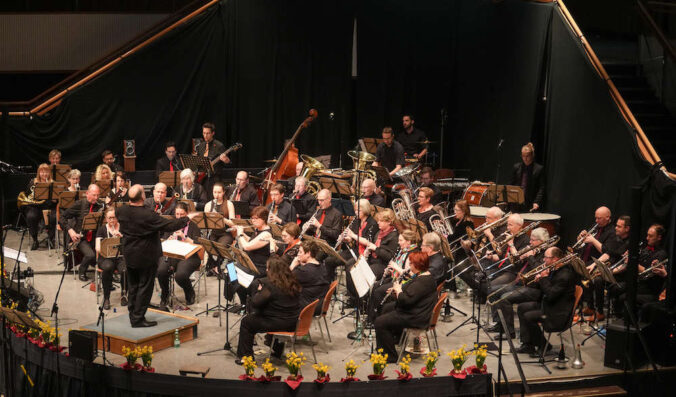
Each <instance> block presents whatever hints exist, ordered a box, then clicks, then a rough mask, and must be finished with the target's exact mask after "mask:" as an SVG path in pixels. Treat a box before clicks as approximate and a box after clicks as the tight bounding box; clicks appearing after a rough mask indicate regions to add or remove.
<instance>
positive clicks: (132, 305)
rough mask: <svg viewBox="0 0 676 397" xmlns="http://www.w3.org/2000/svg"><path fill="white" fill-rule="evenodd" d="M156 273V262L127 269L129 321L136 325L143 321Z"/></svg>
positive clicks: (151, 294)
mask: <svg viewBox="0 0 676 397" xmlns="http://www.w3.org/2000/svg"><path fill="white" fill-rule="evenodd" d="M156 273H157V262H155V263H152V264H151V265H150V266H148V267H140V268H132V267H129V268H127V280H128V281H129V306H128V309H129V321H130V322H131V323H132V325H133V324H138V323H140V322H142V321H143V320H145V315H146V311H147V310H148V305H150V298H152V296H153V286H154V285H153V284H154V282H155V274H156Z"/></svg>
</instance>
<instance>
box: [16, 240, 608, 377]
mask: <svg viewBox="0 0 676 397" xmlns="http://www.w3.org/2000/svg"><path fill="white" fill-rule="evenodd" d="M18 236H19V235H18V233H16V232H13V231H10V232H9V235H8V237H7V244H6V245H7V247H10V248H14V249H16V248H18V242H19V238H18ZM26 248H27V244H26V243H25V242H24V246H23V249H26ZM27 255H28V262H29V263H28V265H29V266H30V267H31V268H33V270H35V272H36V276H35V278H34V285H35V287H36V288H37V289H38V290H39V291H40V292H42V294H43V295H44V298H45V301H44V303H43V304H42V306H41V309H40V310H39V311H38V313H39V314H40V315H42V316H45V317H46V316H48V315H49V311H50V309H51V306H52V303H53V301H54V295H55V293H56V289H57V287H58V284H59V280H60V277H61V274H60V273H58V272H59V271H60V270H62V269H63V267H62V266H58V265H57V264H58V263H59V261H60V260H61V255H60V254H58V253H55V252H54V251H52V256H49V255H48V252H47V250H46V249H44V248H42V249H40V250H38V251H28V254H27ZM7 266H8V267H9V269H8V270H11V269H12V268H13V266H14V261H8V263H7ZM24 267H25V265H23V266H22V270H23V268H24ZM41 273H44V274H41ZM83 285H84V283H83V282H81V281H79V280H77V279H76V278H75V277H74V276H73V275H72V273H70V274H68V275H67V276H66V277H65V280H64V283H63V287H62V289H61V294H60V296H59V302H58V304H59V307H60V316H59V317H60V321H61V324H62V326H61V332H62V333H63V335H64V343H63V344H64V345H66V346H67V334H68V330H69V329H79V328H80V327H82V326H84V325H86V324H90V323H92V322H96V319H97V316H98V307H97V304H96V296H95V293H94V292H92V291H90V290H89V288H82V286H83ZM207 285H208V294H207V296H204V292H203V290H202V291H201V292H200V294H199V302H198V303H196V304H195V305H193V306H192V307H191V310H186V311H179V312H178V313H179V314H181V315H186V316H194V315H195V313H198V312H200V311H202V310H204V309H205V308H206V305H207V304H208V305H209V306H210V307H212V306H214V305H215V304H216V303H217V299H218V298H217V291H218V284H217V280H216V278H214V277H210V278H208V282H207ZM177 295H178V296H179V297H180V298H181V299H182V298H183V292H182V290H180V288H177ZM119 302H120V291H119V290H117V291H114V292H113V293H112V296H111V303H112V304H113V308H111V310H110V311H109V312H108V315H109V316H113V315H117V314H118V313H123V314H126V312H127V310H126V308H125V307H120V305H119ZM158 302H159V290H156V291H155V294H154V295H153V303H158ZM451 303H452V305H453V306H455V307H457V308H458V309H460V310H462V311H464V312H465V313H467V314H468V315H469V314H471V300H470V298H469V297H467V295H466V294H461V296H460V297H458V298H457V299H453V300H451ZM113 309H114V310H113ZM114 311H115V313H114ZM339 317H340V305H339V304H338V305H336V307H335V310H334V311H333V316H332V320H336V319H338V318H339ZM482 317H484V318H485V316H482ZM239 318H240V316H239V315H233V314H231V315H230V324H231V330H230V341H231V344H232V345H233V348H236V346H237V337H238V331H239V323H236V324H235V322H236V321H237V320H238V319H239ZM465 318H466V317H463V316H462V315H460V314H458V313H455V315H454V316H453V317H452V321H450V322H440V323H439V326H438V335H439V345H440V348H441V350H442V358H441V360H440V361H439V365H438V368H439V373H442V374H444V373H448V371H449V370H450V368H451V364H450V359H449V357H448V356H446V353H447V352H449V351H451V350H454V349H457V348H459V347H460V346H462V345H463V344H467V346H468V347H471V346H472V345H473V343H474V341H475V338H476V331H475V330H476V328H475V326H474V325H466V326H464V327H461V328H460V329H459V330H458V331H456V332H454V333H453V334H452V335H451V336H448V337H447V336H446V333H447V332H448V331H450V330H451V329H453V328H455V327H456V326H457V325H459V324H460V323H461V322H462V321H464V320H465ZM198 319H199V321H200V322H199V337H198V339H196V340H193V341H191V342H187V343H184V344H182V345H181V346H180V348H170V349H166V350H163V351H160V352H157V353H155V358H154V362H153V365H154V367H155V368H156V370H157V371H158V372H162V373H167V374H178V369H179V367H181V366H183V365H186V364H199V365H206V366H209V367H210V368H211V371H210V373H209V375H208V376H209V377H211V378H236V377H237V376H238V375H239V374H241V373H242V372H243V371H242V369H241V368H240V367H238V366H237V365H235V363H234V359H235V356H234V355H233V354H231V353H227V352H224V351H220V352H216V353H212V354H209V355H203V356H197V353H198V352H201V351H206V350H211V349H218V348H221V347H223V345H224V342H225V334H226V332H225V331H226V327H225V316H223V319H222V320H223V325H222V326H219V320H218V318H214V317H212V316H205V315H200V316H199V317H198ZM233 324H234V326H233ZM329 327H330V330H331V336H332V339H333V342H332V343H325V342H322V341H321V338H320V333H319V330H318V329H317V328H316V325H315V326H314V327H313V329H312V337H313V339H315V340H319V341H320V342H319V345H318V346H316V347H315V350H316V352H317V359H318V361H321V362H323V363H325V364H327V365H329V366H330V367H331V369H330V371H329V372H330V373H331V374H332V375H333V376H334V377H336V378H339V377H341V376H343V375H344V363H345V361H346V360H348V361H349V360H350V359H354V360H355V362H357V363H362V362H364V361H365V363H363V364H362V366H361V367H360V368H359V369H358V371H357V376H359V377H362V378H365V377H366V375H367V374H368V373H370V370H369V363H368V354H369V352H370V349H371V347H370V345H369V344H368V343H367V342H364V343H359V342H358V343H352V341H350V340H348V339H347V338H346V335H347V333H348V332H349V331H351V330H353V329H354V320H353V318H351V317H347V318H345V319H342V320H340V321H338V322H336V323H335V324H334V323H332V322H330V323H329ZM574 334H575V340H576V343H579V342H580V341H581V340H582V339H583V338H584V337H585V336H584V335H583V334H582V333H581V329H580V327H579V326H576V327H575V328H574ZM492 335H494V334H492ZM374 338H375V335H374ZM479 339H480V341H482V342H483V341H488V340H489V338H488V335H487V334H485V333H483V332H481V333H480V335H479ZM564 341H565V343H566V351H567V353H568V355H570V356H572V354H573V350H572V348H571V345H570V333H566V334H565V335H564ZM552 342H553V344H554V349H558V346H559V342H558V338H555V337H552ZM514 343H515V345H516V346H518V339H515V340H514ZM504 345H505V350H504V351H505V352H508V351H509V349H508V347H507V344H506V342H505V343H504ZM258 349H259V352H258V353H260V354H261V355H259V356H258V357H259V361H262V360H261V359H260V358H261V357H263V358H264V357H266V355H267V347H266V346H264V345H263V343H262V339H259V343H258ZM298 350H299V351H303V352H305V354H306V355H307V356H308V358H309V359H310V360H309V362H308V364H307V365H306V366H305V367H304V370H305V373H306V374H308V375H309V374H313V373H314V370H313V369H312V367H311V361H312V360H311V358H312V355H311V351H310V346H307V345H301V346H299V348H298ZM327 351H328V353H327ZM603 355H604V343H603V341H602V340H601V339H600V338H599V337H594V338H592V339H590V340H589V341H587V343H585V345H584V346H583V347H582V358H583V360H584V361H585V366H584V368H583V369H579V370H576V369H572V368H568V369H565V370H559V369H556V368H555V367H554V365H550V368H551V370H552V372H553V373H552V375H549V374H547V372H546V371H545V370H544V369H543V368H542V367H540V366H538V365H534V364H524V365H523V370H524V373H525V376H526V377H527V378H528V379H529V381H530V380H535V379H542V378H558V379H564V378H568V377H594V376H597V375H599V374H604V373H612V372H617V371H616V370H613V369H611V368H606V367H604V366H603ZM108 359H109V360H110V361H112V362H113V363H114V364H122V363H123V362H124V358H123V357H121V356H118V355H115V354H108ZM521 359H522V360H529V358H528V357H525V356H522V357H521ZM97 361H98V362H101V359H100V358H98V359H97ZM273 363H276V365H277V366H278V367H280V370H279V373H280V374H282V375H284V374H287V371H286V369H285V368H284V366H283V363H282V362H279V361H276V362H275V361H273ZM503 363H504V366H505V370H506V373H507V377H508V378H509V379H510V380H515V381H518V379H519V374H518V371H517V369H516V366H515V364H514V360H513V358H512V356H511V354H505V353H503ZM468 365H469V364H468ZM487 365H488V369H489V371H491V372H493V374H494V376H496V375H497V372H496V366H497V358H496V357H493V356H490V355H489V357H488V359H487ZM422 366H423V359H422V358H414V361H413V362H412V370H415V371H418V370H419V369H420V367H422ZM396 368H397V367H396V366H393V365H391V366H389V367H388V368H387V370H386V373H387V374H388V375H390V376H393V375H395V374H394V369H396ZM257 373H258V372H257Z"/></svg>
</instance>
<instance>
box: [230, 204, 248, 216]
mask: <svg viewBox="0 0 676 397" xmlns="http://www.w3.org/2000/svg"><path fill="white" fill-rule="evenodd" d="M232 205H233V206H234V207H235V215H239V216H241V217H242V218H248V217H249V214H250V213H251V209H250V208H249V202H248V201H233V202H232Z"/></svg>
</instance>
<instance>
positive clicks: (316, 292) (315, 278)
mask: <svg viewBox="0 0 676 397" xmlns="http://www.w3.org/2000/svg"><path fill="white" fill-rule="evenodd" d="M319 251H320V249H319V247H318V246H317V244H315V243H313V242H310V241H303V242H301V243H300V247H299V248H298V256H296V257H295V258H294V260H293V261H292V262H291V265H290V267H289V268H290V269H291V271H292V272H293V275H294V276H296V280H298V282H299V283H300V286H301V287H302V290H301V291H300V297H299V303H300V307H305V306H307V305H309V304H310V303H312V302H313V301H314V300H315V299H318V300H319V302H318V303H317V306H316V308H315V315H319V314H320V313H321V311H322V302H323V301H324V296H325V295H326V291H328V290H329V282H328V281H327V280H326V278H325V274H326V270H325V269H324V263H322V262H320V261H319V260H317V256H318V255H319Z"/></svg>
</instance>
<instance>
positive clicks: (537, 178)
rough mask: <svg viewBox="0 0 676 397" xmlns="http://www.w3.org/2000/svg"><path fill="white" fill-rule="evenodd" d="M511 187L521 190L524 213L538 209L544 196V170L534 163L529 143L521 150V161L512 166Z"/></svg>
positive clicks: (531, 146) (532, 148) (533, 149)
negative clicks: (519, 187)
mask: <svg viewBox="0 0 676 397" xmlns="http://www.w3.org/2000/svg"><path fill="white" fill-rule="evenodd" d="M512 185H514V186H521V189H523V195H524V203H523V206H524V208H523V209H524V210H525V211H529V212H532V211H537V210H538V209H540V207H541V206H542V202H543V200H544V196H545V176H544V168H543V167H542V166H541V165H540V164H537V163H536V162H535V148H534V147H533V144H532V143H530V142H528V143H527V144H525V145H524V146H523V147H522V148H521V161H520V162H518V163H516V164H514V169H513V170H512Z"/></svg>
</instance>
